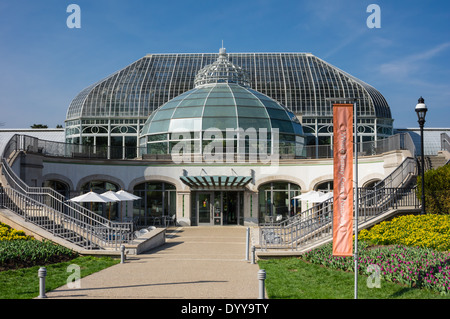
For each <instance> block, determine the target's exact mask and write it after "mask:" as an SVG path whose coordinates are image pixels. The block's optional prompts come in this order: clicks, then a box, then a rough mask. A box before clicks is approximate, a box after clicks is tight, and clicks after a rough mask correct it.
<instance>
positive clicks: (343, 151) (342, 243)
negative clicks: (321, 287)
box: [333, 104, 353, 256]
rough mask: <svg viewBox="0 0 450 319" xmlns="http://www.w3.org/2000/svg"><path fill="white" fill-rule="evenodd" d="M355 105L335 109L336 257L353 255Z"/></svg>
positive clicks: (337, 106) (334, 106)
mask: <svg viewBox="0 0 450 319" xmlns="http://www.w3.org/2000/svg"><path fill="white" fill-rule="evenodd" d="M352 131H353V104H334V105H333V134H334V135H333V173H334V177H333V197H334V198H333V200H334V201H333V256H352V253H353V244H352V241H353V132H352Z"/></svg>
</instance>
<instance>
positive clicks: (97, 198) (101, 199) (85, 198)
mask: <svg viewBox="0 0 450 319" xmlns="http://www.w3.org/2000/svg"><path fill="white" fill-rule="evenodd" d="M69 201H71V202H78V203H93V202H95V203H109V202H114V201H115V200H113V199H110V198H108V197H105V196H103V195H100V194H97V193H95V192H93V191H90V192H89V193H85V194H81V195H79V196H76V197H74V198H71V199H69Z"/></svg>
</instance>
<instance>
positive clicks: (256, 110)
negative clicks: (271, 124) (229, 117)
mask: <svg viewBox="0 0 450 319" xmlns="http://www.w3.org/2000/svg"><path fill="white" fill-rule="evenodd" d="M237 110H238V115H239V117H241V116H242V117H258V118H267V117H268V116H267V112H266V110H265V109H264V108H262V107H250V106H240V107H238V109H237Z"/></svg>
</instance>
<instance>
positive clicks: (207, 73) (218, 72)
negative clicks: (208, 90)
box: [194, 40, 250, 87]
mask: <svg viewBox="0 0 450 319" xmlns="http://www.w3.org/2000/svg"><path fill="white" fill-rule="evenodd" d="M222 41H223V40H222ZM211 83H236V84H239V85H242V86H250V81H249V75H248V74H247V72H245V71H244V70H242V68H240V67H239V66H236V65H234V64H233V63H231V62H230V61H229V60H228V54H227V52H226V50H225V48H224V47H223V42H222V47H221V48H220V50H219V57H218V59H217V60H216V61H215V62H213V63H212V64H209V65H207V66H205V67H203V68H202V69H200V70H199V71H198V72H197V74H196V76H195V78H194V85H195V87H198V86H199V85H204V84H211Z"/></svg>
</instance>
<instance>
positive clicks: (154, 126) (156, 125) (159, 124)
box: [148, 120, 170, 133]
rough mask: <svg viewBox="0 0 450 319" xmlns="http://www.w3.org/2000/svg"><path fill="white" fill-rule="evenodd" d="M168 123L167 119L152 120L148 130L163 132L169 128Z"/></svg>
mask: <svg viewBox="0 0 450 319" xmlns="http://www.w3.org/2000/svg"><path fill="white" fill-rule="evenodd" d="M169 123H170V121H169V120H164V121H156V122H155V121H153V122H152V123H151V124H150V127H149V130H148V131H149V132H152V133H165V132H167V130H168V129H169Z"/></svg>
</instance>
